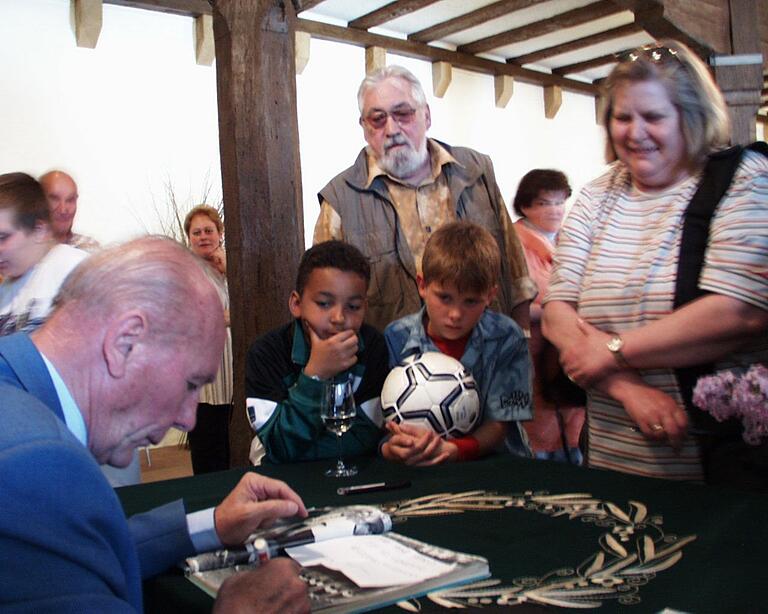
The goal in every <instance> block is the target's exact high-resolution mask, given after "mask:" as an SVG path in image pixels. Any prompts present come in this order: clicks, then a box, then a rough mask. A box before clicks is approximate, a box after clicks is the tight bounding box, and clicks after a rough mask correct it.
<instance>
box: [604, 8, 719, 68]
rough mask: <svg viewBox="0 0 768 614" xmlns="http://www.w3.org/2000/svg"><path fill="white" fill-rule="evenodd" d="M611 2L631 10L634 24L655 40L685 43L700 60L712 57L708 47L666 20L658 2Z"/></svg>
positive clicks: (710, 49) (663, 10)
mask: <svg viewBox="0 0 768 614" xmlns="http://www.w3.org/2000/svg"><path fill="white" fill-rule="evenodd" d="M613 2H615V3H616V4H617V5H619V6H623V7H625V8H626V9H627V10H633V12H634V14H635V23H636V24H638V25H640V26H642V28H643V30H645V31H646V32H648V34H650V35H651V36H652V37H653V38H655V39H656V40H659V39H662V38H671V39H674V40H677V41H680V42H681V43H685V44H686V45H687V46H688V47H690V48H691V49H692V50H693V51H694V52H695V53H696V54H697V55H698V56H699V57H701V58H705V59H706V58H708V57H709V56H710V55H712V48H711V47H710V46H709V45H707V44H705V43H702V42H701V41H698V40H696V39H695V38H693V37H692V36H691V35H690V34H688V33H687V32H685V31H683V30H681V29H680V28H678V27H677V26H676V25H675V24H674V23H673V22H672V21H671V20H670V19H668V18H667V16H666V13H665V8H664V5H663V3H660V2H659V0H647V2H642V1H641V0H613Z"/></svg>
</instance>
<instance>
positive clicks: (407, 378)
mask: <svg viewBox="0 0 768 614" xmlns="http://www.w3.org/2000/svg"><path fill="white" fill-rule="evenodd" d="M381 409H382V412H383V414H384V419H385V420H394V421H395V422H397V423H398V424H399V423H400V422H403V421H406V422H410V423H414V424H417V425H418V426H423V427H426V428H430V429H432V430H434V431H435V432H436V433H437V434H438V435H440V436H441V437H442V438H443V439H452V438H455V437H463V436H464V435H468V434H469V433H471V432H472V430H473V429H474V427H475V425H476V424H477V423H478V421H479V419H480V397H479V395H478V393H477V385H476V384H475V378H474V377H472V374H471V373H470V372H469V371H468V370H467V369H466V368H465V367H464V365H462V364H461V363H460V362H459V361H458V360H456V359H455V358H451V357H450V356H448V355H446V354H441V353H440V352H425V353H423V354H414V355H413V356H409V357H408V358H406V359H405V360H404V361H403V362H401V363H400V364H399V365H397V366H396V367H395V368H394V369H392V371H390V372H389V375H387V379H386V380H385V381H384V387H383V388H382V391H381Z"/></svg>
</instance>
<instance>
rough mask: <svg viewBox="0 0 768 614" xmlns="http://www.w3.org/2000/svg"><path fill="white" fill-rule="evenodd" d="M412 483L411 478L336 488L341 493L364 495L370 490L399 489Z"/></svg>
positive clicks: (337, 492)
mask: <svg viewBox="0 0 768 614" xmlns="http://www.w3.org/2000/svg"><path fill="white" fill-rule="evenodd" d="M410 485H411V481H410V480H402V481H400V482H372V483H370V484H356V485H354V486H341V487H340V488H337V489H336V494H339V495H362V494H365V493H369V492H379V491H381V490H397V489H399V488H408V487H409V486H410Z"/></svg>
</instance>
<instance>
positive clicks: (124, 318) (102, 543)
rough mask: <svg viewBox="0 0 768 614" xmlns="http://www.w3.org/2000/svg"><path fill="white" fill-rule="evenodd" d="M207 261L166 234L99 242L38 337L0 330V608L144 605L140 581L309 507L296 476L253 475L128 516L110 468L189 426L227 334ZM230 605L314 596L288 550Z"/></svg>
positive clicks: (223, 600)
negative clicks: (294, 484)
mask: <svg viewBox="0 0 768 614" xmlns="http://www.w3.org/2000/svg"><path fill="white" fill-rule="evenodd" d="M206 268H207V267H206V265H205V264H204V263H202V262H201V261H199V260H198V259H197V258H195V256H193V255H192V254H191V253H189V252H188V251H187V250H186V249H184V248H183V247H181V246H180V245H178V244H176V243H174V242H173V241H170V240H168V239H163V238H154V237H149V238H145V239H140V240H137V241H134V242H132V243H128V244H126V245H124V246H120V247H116V248H113V249H108V250H104V251H101V252H99V253H97V254H95V255H94V256H92V257H91V258H89V259H87V260H85V261H84V262H83V263H82V264H81V265H79V266H78V267H77V268H76V269H75V270H74V271H73V272H72V274H71V275H70V276H69V277H68V278H67V281H66V282H65V283H64V285H63V286H62V288H61V290H60V292H59V295H58V297H57V299H56V301H55V305H56V307H55V310H54V311H53V313H52V315H51V316H50V318H49V319H48V320H47V321H46V322H45V323H44V324H43V325H42V326H41V327H40V328H38V329H37V330H36V331H35V332H33V333H32V335H31V336H27V335H26V334H24V333H18V334H15V335H10V336H8V337H4V338H2V339H0V493H2V505H0V552H2V553H3V557H4V560H5V561H6V563H5V564H3V565H1V566H0V586H2V587H3V588H2V591H0V610H4V611H5V609H6V608H7V609H10V610H14V611H16V610H15V609H14V608H16V609H18V610H20V611H21V610H23V611H35V612H43V611H46V612H47V611H57V612H61V611H68V612H74V611H78V612H127V611H141V609H142V597H141V581H142V578H146V577H149V576H151V575H154V574H157V573H160V572H161V571H163V570H165V569H166V568H168V567H169V566H171V565H173V564H174V563H176V562H178V561H179V560H181V559H183V558H184V557H186V556H189V555H191V554H193V553H194V552H196V551H200V550H206V549H210V548H212V547H214V548H215V547H217V546H219V545H220V544H238V543H242V541H243V540H244V539H245V538H246V537H247V536H248V535H249V534H250V533H251V532H252V531H253V530H254V529H256V528H257V527H259V526H260V525H261V524H263V523H268V522H271V521H273V520H275V519H276V518H280V517H283V516H293V515H297V514H298V515H300V516H305V515H306V509H305V508H304V505H303V503H302V501H301V499H300V498H299V497H298V495H296V493H294V492H293V491H292V490H291V489H290V488H289V487H288V486H286V485H285V484H283V483H282V482H278V481H275V480H271V479H268V478H264V477H261V476H258V475H256V474H254V473H248V474H246V475H245V476H244V477H243V479H242V480H241V481H240V482H239V484H238V485H237V486H236V487H235V488H234V490H233V491H232V492H231V493H230V494H229V495H228V496H227V497H226V498H225V499H224V501H223V502H222V503H221V504H220V505H219V506H218V507H216V508H211V509H208V510H203V511H200V512H195V513H193V514H186V512H185V508H184V502H183V501H181V500H179V501H175V502H173V503H169V504H167V505H165V506H163V507H161V508H158V509H156V510H152V511H151V512H148V513H146V514H142V515H140V516H134V517H132V518H131V519H130V520H126V518H125V516H124V515H123V511H122V508H121V506H120V503H119V501H118V499H117V497H116V495H115V493H114V491H113V490H112V488H110V486H109V484H107V481H106V480H105V479H104V477H103V476H102V474H101V472H100V471H99V466H98V463H110V464H112V465H114V466H118V467H119V466H125V465H127V464H128V463H129V462H130V460H131V458H132V456H133V453H134V449H135V448H136V447H137V446H140V445H148V444H150V443H156V442H158V441H160V439H162V437H163V435H164V434H165V432H166V431H167V430H168V428H170V427H171V426H175V427H176V428H180V429H182V430H189V429H191V428H192V427H193V426H194V422H195V410H196V407H197V397H198V393H199V390H200V387H201V386H202V385H204V384H206V383H207V382H210V381H211V380H213V378H214V376H215V374H216V369H217V368H218V365H219V357H220V355H221V352H222V348H223V346H224V318H223V315H222V313H223V311H222V304H221V299H220V294H219V290H218V288H217V287H216V285H215V283H214V282H213V281H212V280H211V278H210V277H209V276H208V275H207V273H206V270H205V269H206ZM182 314H183V317H182ZM30 570H32V571H34V570H44V575H45V578H44V581H41V577H40V575H39V574H37V573H30ZM219 602H220V603H219ZM219 602H217V607H218V608H220V609H221V611H238V612H239V611H248V610H249V609H253V610H254V611H259V612H261V611H270V612H271V611H286V610H291V611H294V610H295V611H308V609H309V602H308V599H307V597H306V589H305V588H304V584H303V582H302V581H301V580H300V579H299V578H298V576H297V573H296V568H295V566H294V565H293V563H292V562H290V561H287V560H283V561H272V562H270V563H268V564H267V565H265V566H263V567H261V568H259V569H258V570H257V571H256V572H253V573H252V574H250V576H246V578H245V579H243V578H242V577H240V578H238V577H237V576H235V579H234V580H233V581H232V582H231V583H230V584H229V585H225V586H223V587H222V591H221V592H220V594H219ZM240 607H242V608H244V609H242V610H241V609H238V608H240Z"/></svg>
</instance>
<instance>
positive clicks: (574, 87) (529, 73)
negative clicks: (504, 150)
mask: <svg viewBox="0 0 768 614" xmlns="http://www.w3.org/2000/svg"><path fill="white" fill-rule="evenodd" d="M296 29H297V30H300V31H302V32H308V33H309V34H311V35H312V36H313V37H314V38H317V39H320V40H329V41H335V42H340V43H347V44H350V45H356V46H358V47H372V46H379V47H386V49H387V50H388V51H391V52H392V53H397V54H399V55H404V56H406V57H409V58H416V59H419V60H426V61H428V62H450V63H451V64H452V65H453V67H454V68H463V69H465V70H471V71H473V72H479V73H483V74H487V75H509V76H511V77H515V78H516V79H517V80H518V81H520V82H521V83H531V84H534V85H541V86H546V85H559V86H560V87H562V88H563V89H564V90H568V91H571V92H579V93H581V94H588V95H590V96H596V95H597V94H598V89H597V87H596V86H594V85H593V84H591V83H584V82H583V81H576V80H575V79H567V78H565V77H561V76H560V75H552V74H549V73H543V72H539V71H536V70H530V69H527V68H522V67H520V66H515V65H514V64H503V63H501V62H494V61H493V60H487V59H485V58H479V57H477V56H474V55H470V54H467V53H460V52H457V51H450V50H448V49H442V48H440V47H433V46H431V45H425V44H424V43H416V42H413V41H408V40H403V39H399V38H393V37H391V36H382V35H380V34H372V33H371V32H366V31H364V30H355V29H351V28H343V27H341V26H334V25H332V24H327V23H321V22H319V21H312V20H309V19H301V18H299V19H297V20H296Z"/></svg>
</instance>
